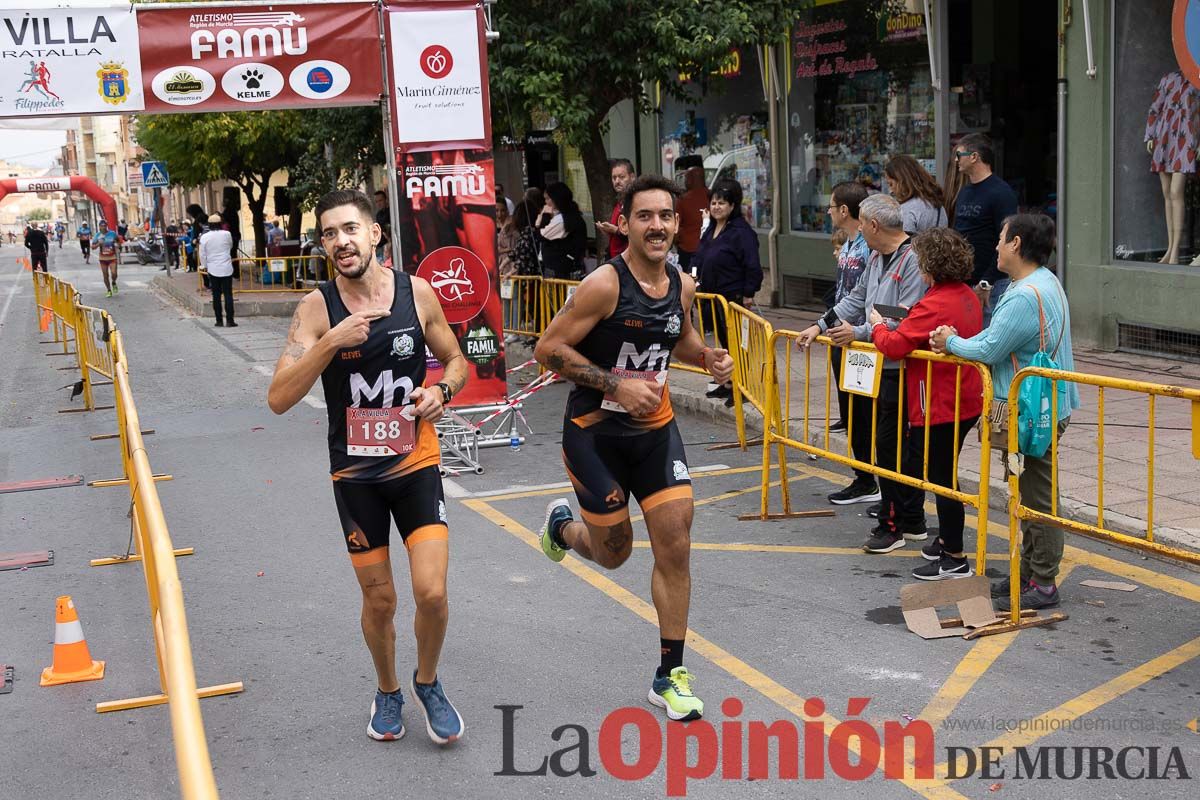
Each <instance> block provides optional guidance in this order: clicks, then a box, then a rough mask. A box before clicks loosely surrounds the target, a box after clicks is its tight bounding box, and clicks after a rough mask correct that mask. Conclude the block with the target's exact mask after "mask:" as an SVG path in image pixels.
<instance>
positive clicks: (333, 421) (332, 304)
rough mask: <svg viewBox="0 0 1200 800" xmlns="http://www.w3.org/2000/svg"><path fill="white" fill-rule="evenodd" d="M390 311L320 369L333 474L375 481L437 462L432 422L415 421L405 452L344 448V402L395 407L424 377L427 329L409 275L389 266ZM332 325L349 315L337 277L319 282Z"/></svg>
mask: <svg viewBox="0 0 1200 800" xmlns="http://www.w3.org/2000/svg"><path fill="white" fill-rule="evenodd" d="M392 274H393V275H394V281H395V292H394V294H393V297H392V313H391V314H390V315H389V316H387V317H383V318H381V319H377V320H373V321H372V322H371V330H370V333H369V334H368V336H367V340H366V341H365V342H363V343H362V344H360V345H358V346H356V347H345V348H342V349H341V350H338V351H337V353H335V354H334V356H333V360H332V361H330V362H329V366H327V367H325V371H324V372H322V373H321V386H322V388H323V389H324V390H325V404H326V406H327V407H328V412H329V466H330V471H331V472H332V473H333V479H334V480H341V481H347V482H350V483H378V482H382V481H387V480H391V479H393V478H397V477H400V476H401V475H405V474H408V473H409V472H412V471H413V470H415V469H419V468H420V467H422V466H426V465H427V463H429V460H430V458H431V457H432V463H437V461H438V453H439V448H438V445H437V435H436V433H435V431H434V430H433V426H432V425H430V424H429V423H427V422H424V421H421V422H419V423H418V425H417V430H416V434H417V438H416V447H415V449H413V450H412V451H411V452H409V453H406V454H404V455H388V456H352V455H348V454H347V452H346V409H347V408H399V407H401V406H404V405H407V404H408V403H409V395H411V394H412V391H413V389H414V388H416V387H418V386H422V385H424V382H425V335H424V332H423V331H422V330H421V320H420V318H419V317H418V316H417V307H416V304H415V302H414V300H413V289H412V278H410V277H409V276H408V275H407V274H405V273H403V272H393V273H392ZM320 291H321V294H322V295H323V296H324V297H325V308H326V309H327V310H328V312H329V326H330V328H332V327H334V326H336V325H337V324H338V323H339V322H341V321H342V320H344V319H345V318H346V317H348V316H350V311H349V310H348V309H347V308H346V304H345V303H343V302H342V296H341V294H339V293H338V290H337V283H336V281H328V282H326V283H323V284H321V287H320Z"/></svg>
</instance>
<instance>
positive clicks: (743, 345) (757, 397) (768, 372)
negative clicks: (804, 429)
mask: <svg viewBox="0 0 1200 800" xmlns="http://www.w3.org/2000/svg"><path fill="white" fill-rule="evenodd" d="M727 319H728V325H729V354H730V355H732V356H733V411H734V418H735V420H736V423H737V433H738V442H739V443H740V444H741V445H742V447H745V446H746V418H745V412H744V408H743V405H742V401H743V399H744V400H749V401H750V405H752V406H754V408H755V409H757V410H758V413H759V414H761V415H762V418H763V429H764V431H765V430H766V428H767V427H769V420H770V417H771V413H772V400H771V394H772V390H773V387H774V385H775V383H774V382H775V364H774V361H773V359H772V356H771V337H772V336H773V335H774V330H775V329H774V328H773V327H772V326H771V323H769V322H767V321H766V320H765V319H763V318H762V317H760V316H759V315H758V314H755V313H754V312H753V311H750V310H749V309H747V308H743V307H742V306H740V305H738V304H737V303H729V304H728V316H727Z"/></svg>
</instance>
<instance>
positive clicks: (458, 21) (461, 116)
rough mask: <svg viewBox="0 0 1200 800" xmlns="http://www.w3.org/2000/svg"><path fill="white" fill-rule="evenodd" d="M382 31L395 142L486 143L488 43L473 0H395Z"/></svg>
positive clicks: (433, 145)
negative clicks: (434, 0)
mask: <svg viewBox="0 0 1200 800" xmlns="http://www.w3.org/2000/svg"><path fill="white" fill-rule="evenodd" d="M387 10H388V14H387V23H386V25H385V36H386V38H387V52H388V70H389V73H388V74H389V76H390V77H391V97H390V98H389V104H390V108H391V117H392V135H393V141H394V142H395V146H396V147H397V148H399V149H406V150H410V151H411V150H414V149H419V148H424V149H438V148H441V147H447V146H452V145H453V146H458V147H468V148H470V147H479V148H483V147H490V146H491V137H492V131H491V111H490V109H489V107H488V91H487V46H486V40H485V36H484V26H483V10H482V7H481V6H478V5H476V4H475V3H456V2H455V3H443V4H439V5H438V6H436V7H431V6H430V4H428V3H424V4H422V3H417V4H412V7H409V5H408V4H405V3H403V2H401V3H393V4H390V5H389V6H388V9H387Z"/></svg>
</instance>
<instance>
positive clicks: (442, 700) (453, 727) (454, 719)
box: [412, 670, 467, 744]
mask: <svg viewBox="0 0 1200 800" xmlns="http://www.w3.org/2000/svg"><path fill="white" fill-rule="evenodd" d="M412 693H413V697H415V698H416V699H417V705H419V706H420V707H421V713H423V714H424V715H425V730H426V731H428V732H429V738H430V739H433V741H435V742H437V743H438V744H450V743H451V742H457V741H458V740H459V739H461V738H462V735H463V734H464V733H466V731H467V726H466V724H464V723H463V718H462V717H461V716H459V713H458V710H457V709H455V708H454V706H453V705H451V704H450V701H449V700H447V699H446V692H445V691H443V690H442V682H441V681H439V680H438V679H437V678H434V679H433V683H432V684H431V685H429V686H425V685H422V684H419V683H417V673H416V670H413V676H412Z"/></svg>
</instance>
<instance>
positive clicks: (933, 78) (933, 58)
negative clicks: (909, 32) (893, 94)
mask: <svg viewBox="0 0 1200 800" xmlns="http://www.w3.org/2000/svg"><path fill="white" fill-rule="evenodd" d="M925 44H926V45H928V47H929V85H930V86H932V87H933V90H934V91H935V92H940V91H941V90H942V79H941V78H940V77H939V76H938V70H937V63H938V62H937V48H935V47H934V41H933V14H931V13H930V11H929V0H925ZM1088 47H1091V45H1090V44H1089V45H1088Z"/></svg>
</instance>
